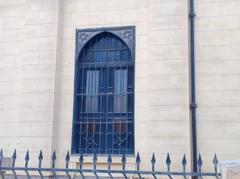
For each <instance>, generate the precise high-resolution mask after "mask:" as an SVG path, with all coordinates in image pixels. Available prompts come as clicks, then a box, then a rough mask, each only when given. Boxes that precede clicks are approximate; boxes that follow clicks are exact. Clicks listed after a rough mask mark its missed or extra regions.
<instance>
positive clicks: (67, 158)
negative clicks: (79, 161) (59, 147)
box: [65, 150, 71, 179]
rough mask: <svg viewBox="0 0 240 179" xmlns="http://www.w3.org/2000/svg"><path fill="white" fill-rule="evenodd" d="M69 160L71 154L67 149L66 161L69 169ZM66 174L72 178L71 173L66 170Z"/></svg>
mask: <svg viewBox="0 0 240 179" xmlns="http://www.w3.org/2000/svg"><path fill="white" fill-rule="evenodd" d="M69 161H70V154H69V150H68V151H67V155H66V157H65V162H66V167H65V168H66V169H68V167H69ZM66 175H67V177H68V179H71V176H70V174H69V172H68V171H67V170H66Z"/></svg>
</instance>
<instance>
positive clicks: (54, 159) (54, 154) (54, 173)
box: [51, 150, 57, 179]
mask: <svg viewBox="0 0 240 179" xmlns="http://www.w3.org/2000/svg"><path fill="white" fill-rule="evenodd" d="M51 159H52V168H51V170H52V174H53V177H54V178H55V179H57V175H56V172H55V161H56V159H57V157H56V151H55V150H54V151H53V154H52V158H51Z"/></svg>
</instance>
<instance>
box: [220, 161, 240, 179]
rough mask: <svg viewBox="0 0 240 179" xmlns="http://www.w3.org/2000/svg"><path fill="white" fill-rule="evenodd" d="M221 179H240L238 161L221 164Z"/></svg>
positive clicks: (239, 162)
mask: <svg viewBox="0 0 240 179" xmlns="http://www.w3.org/2000/svg"><path fill="white" fill-rule="evenodd" d="M220 166H221V173H222V179H240V160H234V161H226V162H223V163H221V165H220Z"/></svg>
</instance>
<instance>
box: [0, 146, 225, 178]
mask: <svg viewBox="0 0 240 179" xmlns="http://www.w3.org/2000/svg"><path fill="white" fill-rule="evenodd" d="M3 158H4V157H3V151H2V150H1V151H0V171H11V172H12V173H13V176H14V178H15V179H17V178H18V175H17V173H18V171H22V172H25V173H26V176H27V178H28V179H30V178H31V175H30V173H31V172H32V173H33V172H38V173H39V175H40V177H41V179H44V175H43V174H44V173H45V172H46V173H47V172H50V173H52V174H53V177H54V178H57V177H58V175H57V174H58V173H66V176H67V177H68V179H71V178H72V177H71V174H74V173H79V174H80V175H81V177H82V178H83V179H85V178H86V177H85V173H86V174H92V176H95V178H97V179H99V176H98V175H99V174H101V175H104V176H109V177H110V178H114V177H113V176H114V174H118V175H122V176H123V177H124V178H125V179H127V178H128V176H130V175H132V176H138V178H140V179H141V178H143V177H144V176H145V175H150V176H152V177H153V178H154V179H157V177H158V176H167V177H168V178H169V179H173V177H174V176H182V177H183V178H184V179H188V177H190V176H194V177H198V178H199V179H203V177H204V176H209V177H216V178H217V179H220V176H221V173H219V172H218V159H217V155H216V154H215V155H214V158H213V166H214V171H213V172H202V165H203V160H202V157H201V155H200V154H199V157H198V161H197V166H198V171H197V172H186V165H187V159H186V156H185V154H184V155H183V159H182V163H181V164H182V171H181V172H177V171H171V164H172V161H171V158H170V154H169V153H168V154H167V157H166V162H165V163H166V166H167V170H166V171H157V170H156V169H155V166H156V158H155V154H154V153H153V155H152V158H151V168H152V169H151V170H141V169H140V164H141V158H140V154H139V153H137V155H136V160H135V162H136V168H135V169H132V170H126V163H127V158H126V155H122V158H121V165H122V167H121V169H117V170H116V169H114V170H113V169H112V168H111V167H112V156H111V155H110V154H109V155H108V158H107V169H97V160H98V158H97V154H96V153H94V156H93V160H92V161H93V168H92V169H83V162H84V158H83V154H82V153H81V154H80V156H79V168H69V162H70V153H69V151H68V152H67V154H66V157H65V168H56V167H55V163H56V159H57V157H56V151H55V150H54V152H53V154H52V156H51V167H49V168H42V161H43V153H42V150H40V153H39V156H38V167H29V166H28V165H29V161H30V155H29V151H28V150H27V152H26V154H25V163H24V166H23V167H16V165H15V163H16V159H17V152H16V150H14V153H13V155H12V163H11V166H9V167H8V166H3V165H2V163H3ZM3 178H4V176H3Z"/></svg>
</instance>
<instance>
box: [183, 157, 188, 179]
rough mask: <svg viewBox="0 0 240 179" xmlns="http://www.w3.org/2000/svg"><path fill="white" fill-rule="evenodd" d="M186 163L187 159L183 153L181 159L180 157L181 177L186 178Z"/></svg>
mask: <svg viewBox="0 0 240 179" xmlns="http://www.w3.org/2000/svg"><path fill="white" fill-rule="evenodd" d="M186 165H187V160H186V156H185V154H184V156H183V159H182V166H183V177H184V179H187V176H186Z"/></svg>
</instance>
